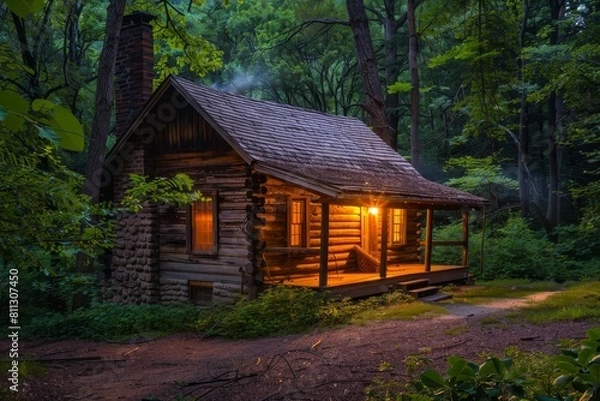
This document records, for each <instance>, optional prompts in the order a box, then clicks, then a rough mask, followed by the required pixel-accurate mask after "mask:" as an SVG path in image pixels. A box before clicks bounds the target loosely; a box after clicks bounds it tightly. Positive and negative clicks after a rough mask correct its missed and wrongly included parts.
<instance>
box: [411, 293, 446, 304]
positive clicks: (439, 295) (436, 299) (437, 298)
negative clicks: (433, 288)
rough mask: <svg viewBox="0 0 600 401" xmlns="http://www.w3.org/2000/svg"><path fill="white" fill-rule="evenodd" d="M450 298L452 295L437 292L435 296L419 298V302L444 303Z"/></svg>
mask: <svg viewBox="0 0 600 401" xmlns="http://www.w3.org/2000/svg"><path fill="white" fill-rule="evenodd" d="M450 298H452V294H444V293H441V292H438V293H437V294H431V295H426V296H424V297H421V298H419V300H420V301H423V302H439V301H444V300H446V299H450Z"/></svg>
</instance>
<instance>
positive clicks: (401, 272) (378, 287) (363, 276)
mask: <svg viewBox="0 0 600 401" xmlns="http://www.w3.org/2000/svg"><path fill="white" fill-rule="evenodd" d="M418 279H428V280H429V284H430V285H442V284H447V283H467V282H468V281H469V268H468V267H467V266H449V265H432V266H431V270H430V271H425V265H424V264H403V265H388V267H387V275H386V277H385V278H383V277H381V275H380V274H379V272H370V273H365V272H345V271H340V272H337V271H330V272H329V274H328V276H327V285H326V286H325V287H322V286H320V285H319V275H318V274H315V275H308V276H294V275H290V276H288V277H285V278H279V280H268V279H267V278H265V284H266V285H286V286H293V287H306V288H314V289H323V290H327V291H329V292H331V293H333V294H336V295H339V296H341V297H350V298H359V297H365V296H370V295H376V294H383V293H386V292H389V291H392V290H395V289H396V288H397V287H398V286H399V283H402V282H407V281H412V280H418Z"/></svg>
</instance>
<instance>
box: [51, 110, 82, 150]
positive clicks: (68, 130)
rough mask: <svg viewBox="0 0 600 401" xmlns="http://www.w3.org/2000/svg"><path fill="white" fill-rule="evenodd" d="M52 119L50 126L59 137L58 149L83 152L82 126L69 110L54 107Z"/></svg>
mask: <svg viewBox="0 0 600 401" xmlns="http://www.w3.org/2000/svg"><path fill="white" fill-rule="evenodd" d="M53 111H54V119H53V120H52V121H51V122H50V125H51V126H52V128H54V130H55V131H56V134H57V135H58V136H59V137H60V144H59V145H60V147H61V148H63V149H66V150H73V151H76V152H81V151H82V150H83V145H84V138H83V126H82V125H81V123H80V122H79V120H77V118H75V116H74V115H73V113H71V111H70V110H68V109H66V108H64V107H62V106H54V110H53Z"/></svg>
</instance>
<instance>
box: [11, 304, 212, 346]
mask: <svg viewBox="0 0 600 401" xmlns="http://www.w3.org/2000/svg"><path fill="white" fill-rule="evenodd" d="M200 313H201V312H200V311H199V310H198V309H197V308H196V307H194V306H192V305H180V306H165V305H119V304H114V303H105V304H97V305H93V306H92V307H91V308H89V309H78V310H76V311H74V312H72V313H70V314H61V313H52V312H51V313H46V314H44V315H41V316H39V317H36V318H34V319H33V320H32V321H31V323H30V324H28V325H27V326H25V328H24V330H23V334H24V336H26V337H30V338H31V337H62V338H66V337H68V338H82V339H89V340H103V339H118V338H122V337H132V336H145V335H148V334H152V335H153V336H157V335H164V334H169V333H174V332H180V331H185V330H189V329H190V327H191V325H192V323H194V322H195V321H196V320H197V319H198V317H199V315H200Z"/></svg>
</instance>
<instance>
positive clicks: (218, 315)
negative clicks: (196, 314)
mask: <svg viewBox="0 0 600 401" xmlns="http://www.w3.org/2000/svg"><path fill="white" fill-rule="evenodd" d="M325 302H326V295H325V294H324V293H320V292H317V291H313V290H309V289H306V288H288V287H271V288H269V289H268V290H266V291H265V292H264V293H262V294H261V295H260V296H259V297H258V299H256V300H254V301H247V300H240V301H239V302H238V303H237V304H236V305H235V306H234V307H233V308H226V309H223V308H221V309H216V310H213V311H211V312H208V313H206V314H205V315H204V316H203V317H201V318H200V319H199V320H198V322H197V323H196V328H197V329H198V330H200V331H204V332H207V334H211V335H221V336H225V337H229V338H256V337H262V336H277V335H283V334H291V333H298V332H302V331H305V330H307V329H308V328H311V327H314V326H315V325H316V324H317V323H318V322H319V308H320V307H321V306H322V305H324V304H325Z"/></svg>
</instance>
